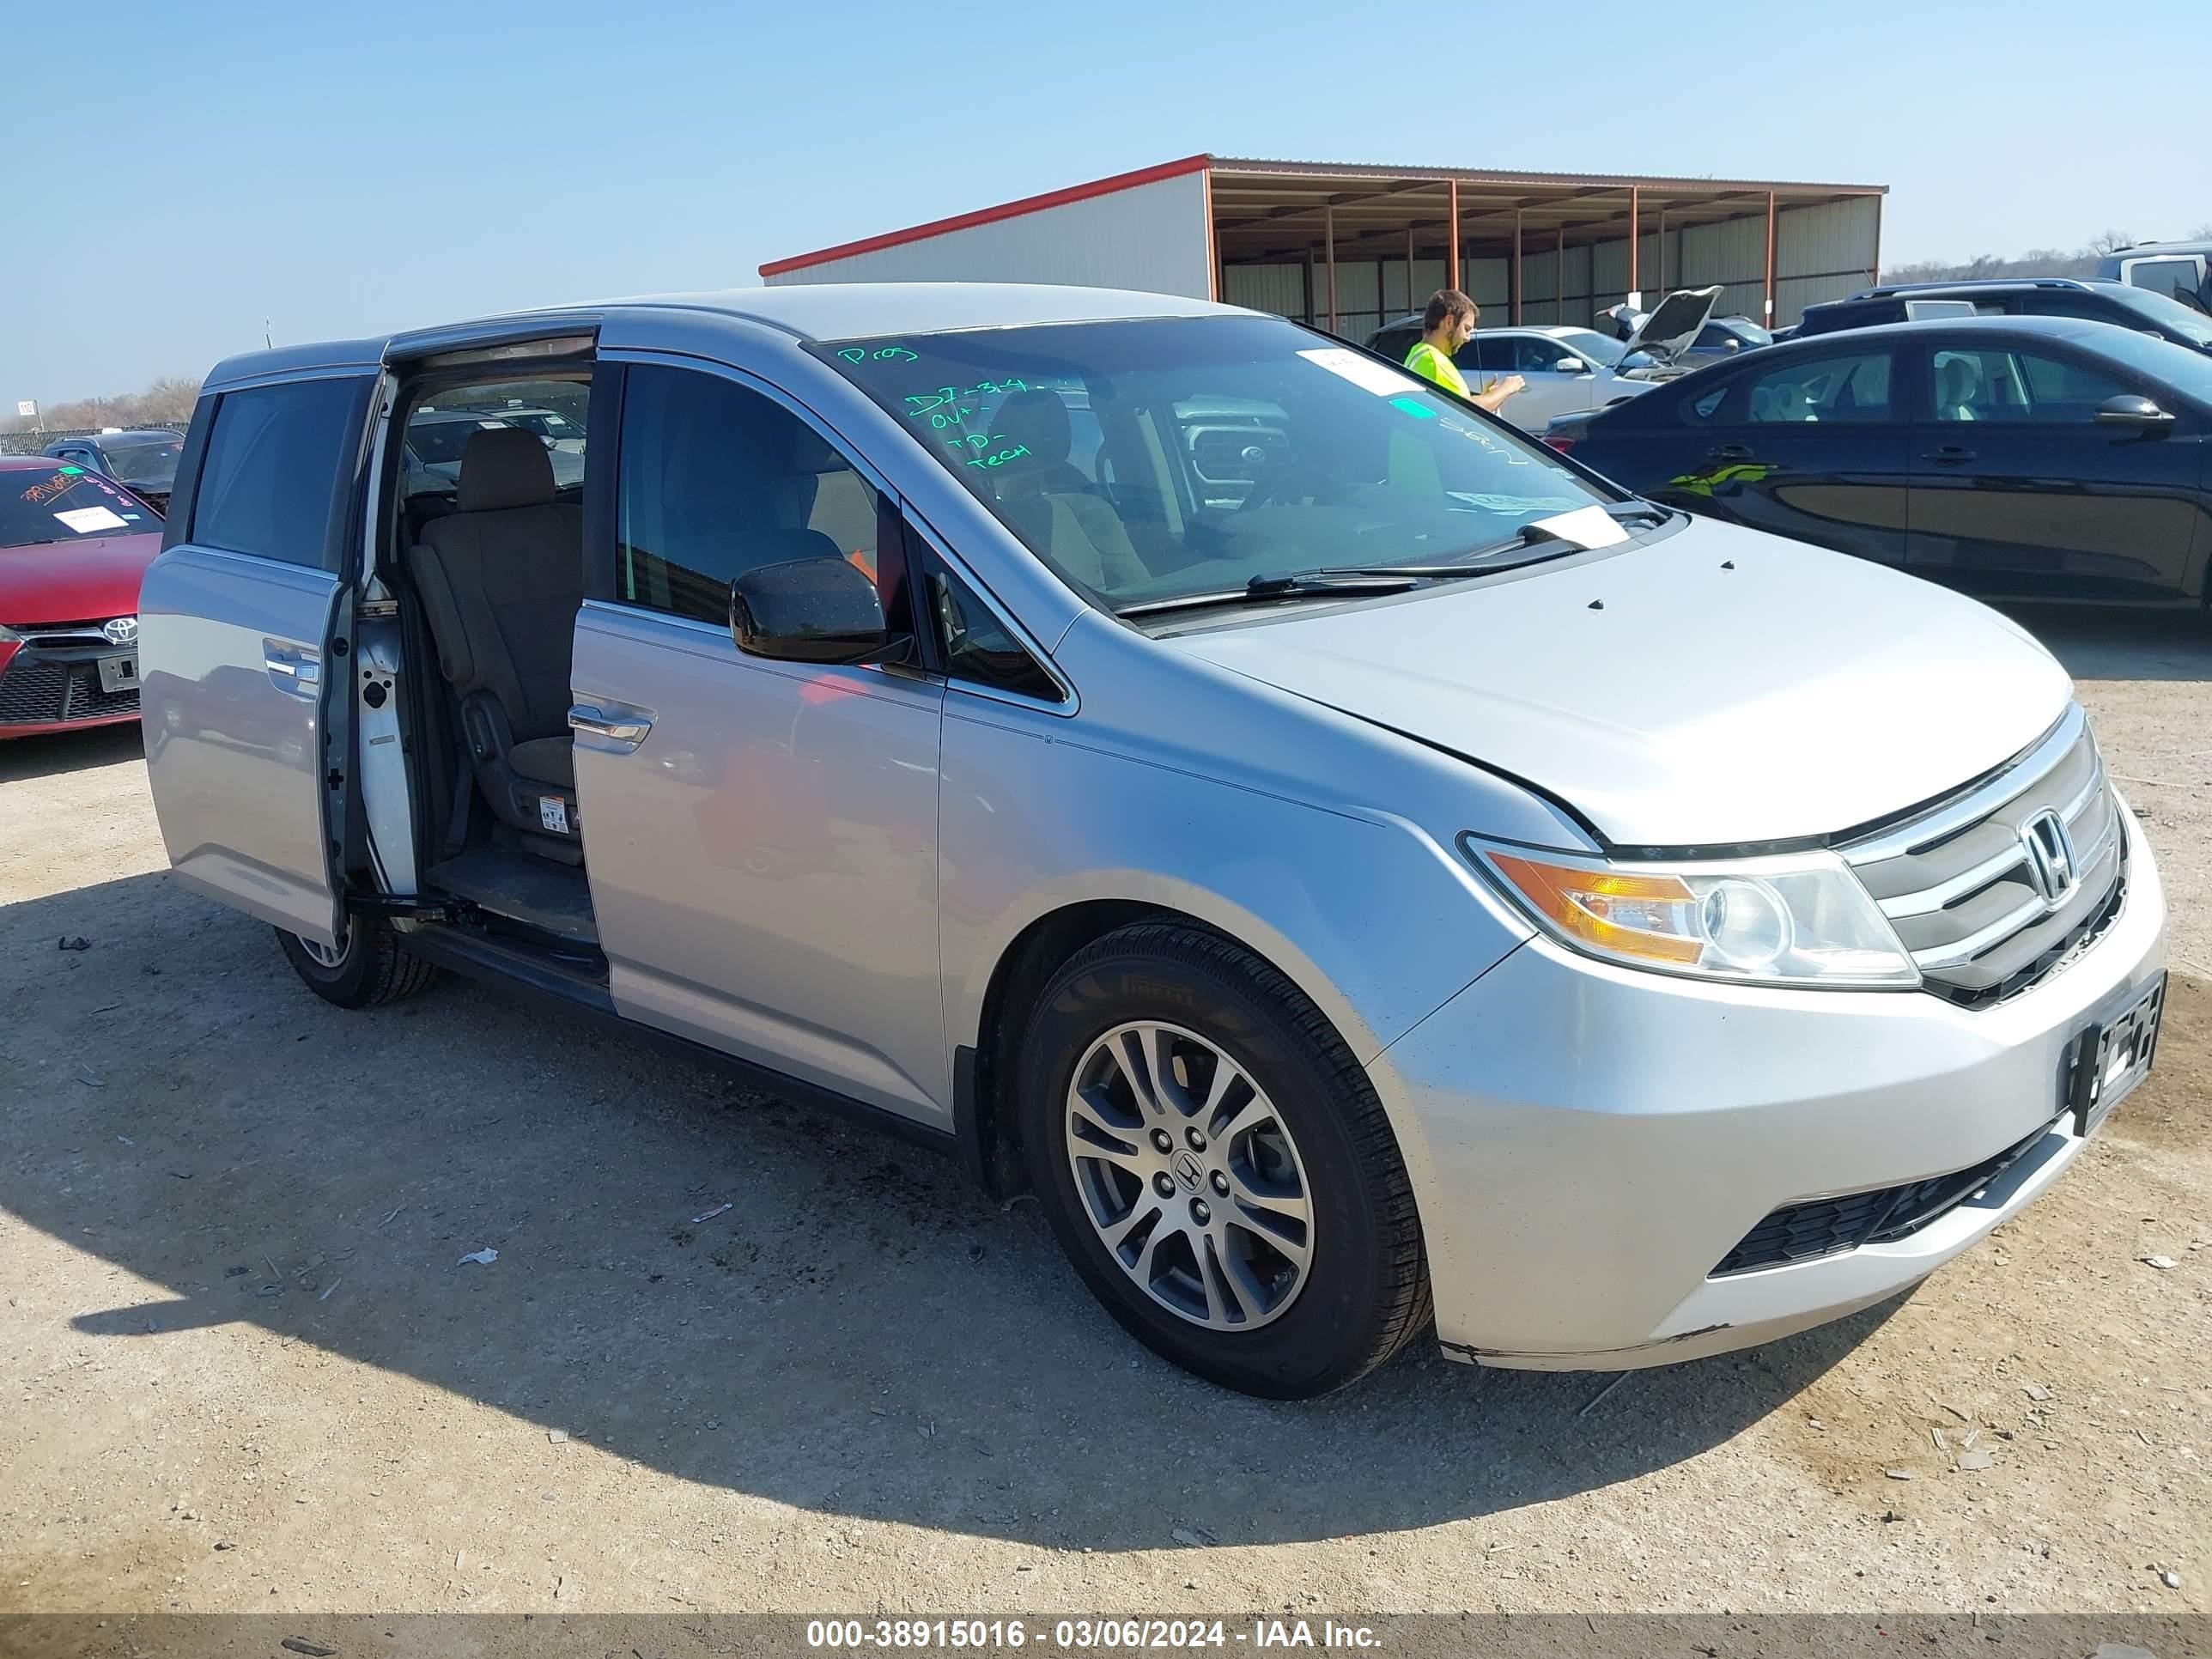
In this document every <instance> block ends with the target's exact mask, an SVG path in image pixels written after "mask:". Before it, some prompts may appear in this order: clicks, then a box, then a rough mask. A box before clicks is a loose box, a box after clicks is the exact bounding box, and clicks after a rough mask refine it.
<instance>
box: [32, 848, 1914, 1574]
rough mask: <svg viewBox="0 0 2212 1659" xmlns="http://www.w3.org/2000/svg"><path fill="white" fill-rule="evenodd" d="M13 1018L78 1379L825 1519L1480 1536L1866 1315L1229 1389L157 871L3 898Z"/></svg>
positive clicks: (799, 1168)
mask: <svg viewBox="0 0 2212 1659" xmlns="http://www.w3.org/2000/svg"><path fill="white" fill-rule="evenodd" d="M59 935H70V936H82V937H83V938H85V939H88V941H89V942H90V948H88V949H87V950H83V951H69V952H59V951H55V950H54V948H53V947H52V944H51V942H50V941H51V940H52V939H53V938H55V937H57V936H59ZM41 947H43V948H41ZM0 999H4V1000H5V1001H6V1003H7V1006H16V1007H21V1006H28V1005H30V1004H31V1003H33V1001H35V1003H36V1005H37V1006H40V1007H41V1008H42V1009H45V1010H47V1011H49V1012H47V1013H46V1016H45V1017H44V1018H41V1019H40V1020H39V1021H37V1022H35V1023H32V1022H19V1023H17V1024H15V1025H14V1026H13V1027H11V1028H9V1029H7V1030H5V1031H4V1032H0V1121H5V1122H6V1123H7V1125H8V1126H9V1145H8V1147H7V1152H6V1156H5V1158H4V1159H0V1206H4V1208H5V1209H6V1210H7V1211H9V1212H11V1213H12V1214H13V1215H15V1217H17V1218H21V1220H22V1221H23V1222H25V1223H27V1224H28V1225H30V1226H32V1227H34V1228H37V1229H39V1230H40V1231H43V1232H45V1233H46V1234H49V1235H51V1236H52V1237H54V1238H56V1239H59V1240H63V1241H65V1242H66V1243H68V1244H70V1246H72V1247H73V1248H75V1249H80V1250H84V1251H88V1252H92V1253H94V1254H95V1255H99V1256H100V1257H102V1258H104V1259H105V1260H106V1261H110V1262H112V1263H113V1264H114V1265H115V1266H117V1267H120V1268H122V1269H124V1270H125V1271H126V1272H127V1273H130V1274H131V1275H134V1276H136V1277H137V1278H139V1279H143V1280H145V1281H148V1283H147V1285H146V1286H145V1287H143V1289H142V1290H141V1291H138V1293H125V1294H119V1295H118V1296H117V1297H116V1298H115V1300H114V1302H113V1303H112V1304H109V1305H103V1306H99V1307H82V1308H76V1309H67V1310H54V1311H53V1312H52V1314H51V1316H50V1317H52V1319H53V1320H54V1322H55V1324H56V1332H55V1334H56V1339H57V1341H58V1344H59V1345H60V1346H62V1347H63V1348H64V1350H65V1351H67V1352H71V1353H75V1352H80V1351H81V1352H87V1353H97V1352H100V1351H101V1350H103V1349H104V1348H105V1347H106V1345H109V1344H129V1345H132V1346H137V1345H141V1344H152V1345H160V1344H162V1343H165V1342H174V1341H190V1340H191V1337H190V1336H189V1335H188V1333H190V1332H191V1331H192V1330H194V1329H196V1328H204V1327H208V1326H212V1325H219V1324H227V1323H231V1322H246V1323H248V1324H252V1325H256V1326H259V1327H262V1328H265V1329H266V1330H269V1331H270V1332H274V1333H277V1334H281V1335H282V1336H283V1337H285V1338H287V1339H289V1340H297V1341H302V1342H307V1343H312V1344H315V1345H319V1346H320V1347H322V1348H324V1349H325V1350H327V1351H329V1352H331V1353H334V1354H337V1355H340V1356H343V1357H344V1358H347V1359H349V1360H353V1361H356V1362H358V1363H360V1364H364V1365H370V1366H374V1367H378V1368H380V1369H381V1370H387V1371H391V1372H395V1373H399V1374H404V1375H405V1376H410V1377H413V1378H416V1379H418V1380H419V1381H421V1382H422V1383H428V1384H430V1385H432V1386H433V1388H435V1389H441V1390H450V1391H452V1392H453V1394H455V1395H461V1396H465V1397H469V1398H472V1399H475V1400H477V1401H484V1402H487V1403H489V1404H490V1405H492V1406H495V1407H499V1408H501V1409H502V1410H504V1411H506V1412H507V1413H511V1414H512V1416H513V1418H515V1419H518V1420H519V1421H520V1423H522V1424H526V1425H533V1426H532V1427H531V1428H530V1429H529V1432H531V1433H532V1434H533V1435H534V1434H537V1433H538V1432H539V1431H541V1430H554V1429H558V1430H562V1431H567V1432H568V1434H570V1435H572V1436H574V1437H577V1438H579V1439H581V1440H585V1441H586V1442H588V1443H590V1444H592V1445H596V1446H599V1447H602V1448H604V1449H606V1450H608V1451H610V1452H613V1453H616V1454H617V1455H621V1456H623V1457H625V1458H629V1459H633V1460H635V1461H637V1462H641V1463H643V1464H646V1465H648V1466H650V1467H653V1468H658V1469H661V1470H665V1471H666V1472H668V1473H670V1474H675V1475H678V1476H680V1477H681V1478H683V1479H684V1480H692V1481H697V1482H702V1483H710V1484H714V1485H719V1486H724V1487H727V1488H732V1489H736V1490H741V1491H744V1492H750V1493H754V1494H757V1495H759V1496H762V1497H765V1498H772V1499H775V1500H777V1501H779V1502H781V1503H785V1504H793V1505H798V1506H801V1507H805V1508H809V1509H812V1510H818V1511H821V1512H824V1513H829V1514H838V1515H848V1516H866V1517H871V1518H880V1519H890V1520H897V1521H902V1522H915V1523H920V1524H924V1525H928V1526H933V1527H938V1528H945V1529H948V1530H953V1531H958V1532H962V1533H968V1534H981V1535H992V1536H1000V1537H1006V1538H1011V1539H1017V1540H1023V1541H1034V1542H1036V1543H1040V1544H1048V1545H1051V1546H1054V1547H1092V1548H1097V1549H1102V1550H1111V1549H1117V1548H1153V1547H1164V1546H1165V1545H1166V1544H1167V1543H1168V1542H1169V1541H1170V1529H1171V1528H1182V1529H1184V1530H1186V1531H1188V1533H1190V1534H1194V1535H1196V1536H1199V1537H1200V1538H1201V1539H1202V1540H1205V1541H1216V1542H1219V1543H1222V1544H1249V1543H1265V1542H1274V1541H1284V1540H1292V1539H1312V1538H1322V1537H1336V1536H1342V1535H1344V1534H1356V1533H1361V1532H1367V1531H1375V1530H1390V1529H1400V1528H1417V1527H1424V1526H1427V1525H1431V1524H1433V1523H1436V1522H1443V1521H1447V1520H1455V1519H1460V1518H1463V1517H1468V1516H1481V1515H1485V1514H1492V1513H1498V1512H1504V1511H1510V1510H1516V1509H1519V1508H1522V1507H1524V1506H1527V1505H1529V1504H1540V1503H1542V1502H1545V1501H1547V1500H1549V1499H1553V1498H1560V1497H1564V1496H1567V1495H1570V1494H1572V1493H1576V1492H1584V1491H1588V1490H1590V1489H1594V1488H1599V1487H1603V1486H1608V1485H1610V1484H1613V1483H1615V1482H1618V1481H1622V1480H1629V1479H1632V1478H1633V1477H1635V1476H1638V1475H1640V1474H1645V1473H1647V1472H1649V1471H1651V1470H1653V1469H1655V1468H1662V1467H1664V1466H1667V1465H1669V1464H1672V1463H1674V1462H1680V1461H1681V1460H1683V1459H1686V1458H1688V1457H1691V1456H1692V1455H1696V1454H1698V1453H1700V1452H1703V1451H1705V1450H1707V1449H1711V1448H1712V1447H1714V1446H1717V1445H1718V1444H1720V1443H1723V1442H1724V1441H1726V1440H1728V1439H1729V1438H1730V1437H1733V1436H1735V1435H1736V1434H1737V1433H1739V1432H1740V1431H1742V1430H1743V1429H1744V1428H1746V1427H1747V1425H1751V1424H1753V1423H1754V1422H1756V1421H1758V1420H1759V1419H1761V1418H1762V1417H1764V1416H1765V1415H1766V1414H1767V1413H1771V1412H1772V1411H1774V1410H1775V1409H1776V1408H1777V1407H1779V1406H1781V1405H1782V1404H1783V1403H1784V1402H1785V1401H1788V1400H1790V1398H1791V1396H1792V1395H1796V1393H1797V1392H1798V1391H1799V1390H1800V1389H1803V1388H1804V1387H1805V1386H1806V1385H1808V1383H1811V1382H1813V1381H1814V1379H1816V1378H1817V1377H1819V1376H1820V1374H1821V1373H1822V1372H1823V1371H1825V1370H1827V1369H1828V1368H1829V1367H1831V1366H1832V1365H1833V1364H1835V1363H1836V1362H1837V1361H1838V1359H1839V1358H1842V1357H1843V1356H1844V1354H1846V1353H1847V1352H1849V1351H1850V1349H1851V1348H1852V1347H1853V1346H1854V1345H1855V1344H1857V1342H1859V1341H1861V1340H1863V1339H1864V1338H1865V1336H1866V1335H1867V1334H1868V1333H1869V1331H1870V1330H1872V1329H1873V1328H1875V1326H1876V1325H1877V1324H1879V1323H1880V1322H1881V1317H1882V1316H1883V1310H1876V1311H1875V1312H1872V1313H1869V1314H1866V1315H1862V1316H1858V1317H1857V1318H1855V1319H1853V1320H1850V1321H1847V1322H1843V1323H1841V1324H1839V1325H1836V1326H1832V1327H1830V1328H1826V1329H1823V1330H1820V1331H1816V1332H1812V1333H1808V1334H1806V1335H1804V1336H1802V1337H1798V1338H1796V1339H1793V1340H1789V1341H1786V1342H1782V1343H1778V1344H1775V1345H1773V1346H1769V1347H1767V1348H1765V1349H1763V1350H1759V1351H1757V1352H1754V1353H1752V1354H1748V1355H1738V1356H1732V1357H1728V1358H1718V1359H1714V1360H1708V1361H1703V1362H1699V1363H1695V1364H1687V1365H1682V1366H1677V1367H1674V1368H1670V1369H1668V1370H1659V1371H1650V1372H1642V1373H1638V1374H1636V1375H1634V1376H1630V1377H1629V1378H1627V1379H1626V1381H1624V1382H1622V1383H1620V1385H1619V1386H1618V1387H1615V1388H1613V1389H1611V1391H1610V1392H1609V1393H1605V1394H1604V1397H1603V1398H1602V1399H1601V1398H1599V1396H1600V1395H1601V1391H1603V1390H1605V1389H1607V1383H1608V1381H1609V1379H1607V1378H1605V1377H1601V1376H1588V1375H1571V1376H1546V1375H1537V1374H1522V1373H1514V1372H1503V1371H1479V1370H1471V1369H1468V1368H1467V1367H1463V1366H1460V1365H1456V1364H1448V1363H1446V1362H1444V1361H1443V1360H1441V1359H1439V1358H1437V1357H1436V1355H1435V1350H1434V1346H1433V1344H1432V1343H1431V1342H1429V1341H1427V1340H1423V1341H1421V1342H1420V1343H1419V1344H1418V1345H1417V1346H1416V1347H1414V1348H1413V1349H1412V1350H1409V1351H1408V1352H1407V1353H1406V1354H1404V1355H1401V1358H1400V1359H1399V1360H1398V1361H1397V1362H1396V1363H1395V1364H1392V1365H1391V1366H1390V1367H1389V1368H1388V1369H1386V1370H1384V1371H1383V1372H1382V1373H1381V1374H1379V1375H1377V1376H1375V1377H1373V1378H1370V1380H1369V1381H1368V1382H1367V1383H1364V1384H1363V1385H1361V1386H1360V1387H1358V1388H1356V1389H1351V1390H1349V1391H1347V1392H1346V1393H1343V1394H1340V1395H1336V1396H1334V1397H1332V1398H1330V1399H1328V1400H1324V1401H1316V1402H1311V1403H1307V1404H1297V1405H1283V1404H1273V1403H1267V1402H1262V1401H1252V1400H1247V1399H1243V1398H1242V1397H1239V1396H1237V1395H1231V1394H1227V1393H1225V1392H1223V1391H1221V1390H1218V1389H1214V1388H1212V1387H1210V1386H1207V1385H1206V1384H1203V1383H1198V1382H1196V1381H1194V1380H1193V1379H1191V1378H1189V1377H1188V1376H1184V1375H1182V1373H1180V1372H1179V1371H1176V1370H1174V1369H1173V1368H1171V1367H1170V1366H1168V1365H1166V1364H1163V1363H1161V1362H1160V1361H1158V1360H1157V1359H1155V1358H1152V1356H1151V1355H1150V1354H1149V1353H1147V1352H1144V1351H1143V1350H1141V1349H1139V1348H1138V1347H1137V1346H1135V1345H1134V1344H1133V1343H1132V1342H1131V1340H1129V1339H1128V1338H1127V1336H1126V1335H1125V1334H1123V1333H1122V1332H1121V1330H1120V1328H1118V1327H1117V1326H1115V1324H1114V1323H1113V1322H1111V1321H1110V1320H1109V1318H1108V1317H1107V1316H1105V1315H1104V1314H1103V1312H1102V1311H1100V1310H1099V1309H1098V1308H1097V1306H1096V1305H1095V1304H1093V1303H1092V1302H1091V1298H1090V1297H1088V1296H1087V1295H1086V1294H1085V1291H1083V1289H1082V1287H1081V1286H1080V1285H1079V1283H1078V1282H1077V1280H1076V1279H1075V1277H1074V1275H1073V1273H1072V1272H1071V1271H1070V1270H1069V1268H1068V1267H1066V1264H1065V1262H1064V1261H1063V1260H1062V1259H1061V1257H1060V1255H1059V1252H1058V1250H1057V1249H1056V1248H1055V1246H1054V1243H1053V1241H1052V1239H1051V1237H1050V1234H1049V1231H1048V1229H1047V1228H1046V1227H1045V1225H1043V1223H1042V1218H1041V1217H1040V1216H1039V1214H1038V1212H1037V1209H1036V1204H1035V1203H1034V1201H1017V1202H1016V1203H1015V1204H1013V1205H1012V1206H1007V1207H1006V1208H1005V1209H1004V1210H1002V1209H1001V1208H1000V1206H996V1205H994V1204H992V1203H989V1202H987V1201H986V1200H983V1199H982V1198H981V1197H980V1196H978V1195H976V1194H974V1192H973V1191H972V1190H971V1189H970V1188H969V1187H968V1186H967V1185H966V1184H965V1183H964V1182H963V1179H962V1178H961V1176H959V1174H958V1173H957V1170H956V1169H955V1167H954V1165H953V1164H952V1163H951V1160H949V1159H945V1158H939V1157H936V1156H934V1155H933V1154H932V1153H929V1152H921V1151H916V1150H913V1149H910V1148H908V1147H906V1146H902V1145H900V1144H897V1143H896V1142H893V1141H890V1140H889V1139H883V1138H880V1137H878V1136H874V1135H872V1134H870V1133H866V1132H864V1131H860V1130H854V1129H848V1128H847V1127H843V1126H842V1125H839V1124H837V1123H835V1122H833V1121H829V1120H828V1119H826V1118H824V1117H823V1116H820V1115H816V1114H813V1113H810V1112H808V1111H806V1110H804V1109H799V1108H795V1107H792V1106H789V1105H787V1104H783V1103H778V1102H775V1101H771V1100H767V1099H763V1097H759V1096H757V1095H755V1094H751V1093H749V1092H747V1091H744V1090H743V1089H741V1088H739V1087H738V1086H736V1085H733V1084H732V1082H730V1081H729V1080H728V1079H726V1078H724V1077H722V1076H721V1075H720V1074H718V1073H714V1072H712V1071H709V1070H707V1069H703V1068H701V1067H698V1066H691V1065H687V1064H684V1063H682V1062H679V1061H676V1060H670V1059H669V1058H667V1057H665V1055H663V1054H660V1053H659V1051H658V1050H655V1049H653V1048H649V1047H647V1045H645V1044H643V1043H641V1042H632V1041H629V1040H627V1039H624V1038H622V1037H619V1036H617V1037H612V1038H608V1037H601V1036H594V1035H592V1034H589V1033H586V1032H584V1031H581V1030H578V1029H576V1028H575V1027H574V1026H573V1025H572V1024H568V1023H566V1022H564V1021H562V1019H561V1018H558V1017H557V1016H556V1015H553V1014H550V1013H548V1012H540V1011H539V1010H538V1009H536V1008H535V1007H532V1006H526V1005H523V1004H520V1003H518V1002H515V1001H513V1000H507V999H505V998H502V997H501V996H499V995H497V994H494V993H491V992H488V991H486V990H483V989H482V988H479V987H473V986H471V985H468V984H465V983H463V982H459V981H447V982H446V983H444V984H443V985H441V987H438V988H436V989H435V990H433V991H432V992H430V993H428V994H425V995H423V996H421V997H418V998H416V999H414V1000H410V1001H407V1002H404V1003H400V1004H397V1005H394V1006H391V1007H388V1008H386V1009H382V1010H378V1011H374V1012H360V1013H348V1012H341V1011H339V1010H337V1009H333V1008H331V1007H329V1006H326V1005H325V1004H323V1003H322V1002H320V1001H319V1000H316V999H315V998H313V996H311V995H310V994H308V993H307V991H306V989H305V988H304V987H301V985H299V984H298V982H297V981H295V979H294V978H293V976H292V975H291V973H290V971H289V969H287V968H286V967H285V965H284V964H283V961H282V960H281V958H280V957H279V955H278V952H277V950H276V944H275V942H274V940H273V939H271V937H270V932H269V930H268V929H267V928H265V927H261V926H259V925H258V924H256V923H253V922H252V921H246V920H245V919H244V918H242V917H240V916H238V915H234V914H233V913H231V912H228V911H227V910H223V909H221V908H216V907H215V906H213V905H211V904H209V903H207V902H204V901H202V900H200V899H198V898H196V897H194V896H191V895H190V894H187V893H185V892H184V891H183V890H181V889H179V887H178V886H177V885H176V884H175V882H174V881H173V878H171V877H170V876H168V875H167V874H166V873H162V874H158V875H147V876H139V877H134V878H128V879H124V880H118V881H114V882H110V883H106V884H101V885H97V886H92V887H87V888H82V889H79V890H75V891H72V892H69V893H65V894H60V895H57V896H52V897H50V898H45V899H39V900H33V901H27V902H23V903H21V904H17V905H15V906H11V907H8V908H4V909H0ZM724 1206H727V1207H724ZM717 1211H719V1212H720V1213H714V1212H717ZM485 1247H489V1248H491V1249H496V1250H497V1251H498V1257H497V1260H496V1261H494V1262H492V1263H490V1264H489V1265H479V1264H477V1263H475V1262H467V1263H463V1262H462V1261H461V1258H462V1257H464V1256H465V1255H471V1254H473V1253H475V1252H477V1251H478V1250H479V1249H483V1248H485ZM1892 1305H1894V1304H1892ZM73 1344H74V1345H76V1346H75V1347H72V1346H71V1345H73ZM149 1361H150V1363H154V1364H162V1363H164V1362H163V1361H162V1360H161V1358H159V1357H158V1356H149ZM111 1363H112V1362H111ZM434 1409H435V1407H434ZM1186 1541H1188V1540H1186Z"/></svg>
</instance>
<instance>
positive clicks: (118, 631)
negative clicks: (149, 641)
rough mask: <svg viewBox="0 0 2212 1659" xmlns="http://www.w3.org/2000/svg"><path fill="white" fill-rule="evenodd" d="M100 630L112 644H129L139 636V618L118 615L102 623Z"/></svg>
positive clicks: (101, 634)
mask: <svg viewBox="0 0 2212 1659" xmlns="http://www.w3.org/2000/svg"><path fill="white" fill-rule="evenodd" d="M100 636H101V637H102V638H103V639H105V640H106V641H107V642H108V643H109V644H110V645H128V644H130V643H131V641H133V640H135V639H137V637H138V618H137V617H116V618H114V619H113V620H112V621H111V622H106V623H101V624H100Z"/></svg>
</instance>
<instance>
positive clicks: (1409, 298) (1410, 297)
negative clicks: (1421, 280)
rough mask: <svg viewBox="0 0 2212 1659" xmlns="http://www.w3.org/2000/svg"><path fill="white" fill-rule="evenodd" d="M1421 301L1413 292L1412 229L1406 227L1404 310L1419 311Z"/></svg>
mask: <svg viewBox="0 0 2212 1659" xmlns="http://www.w3.org/2000/svg"><path fill="white" fill-rule="evenodd" d="M1420 308H1421V301H1420V299H1419V296H1417V295H1415V294H1414V292H1413V226H1411V225H1407V227H1406V309H1407V310H1408V311H1419V309H1420Z"/></svg>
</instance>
